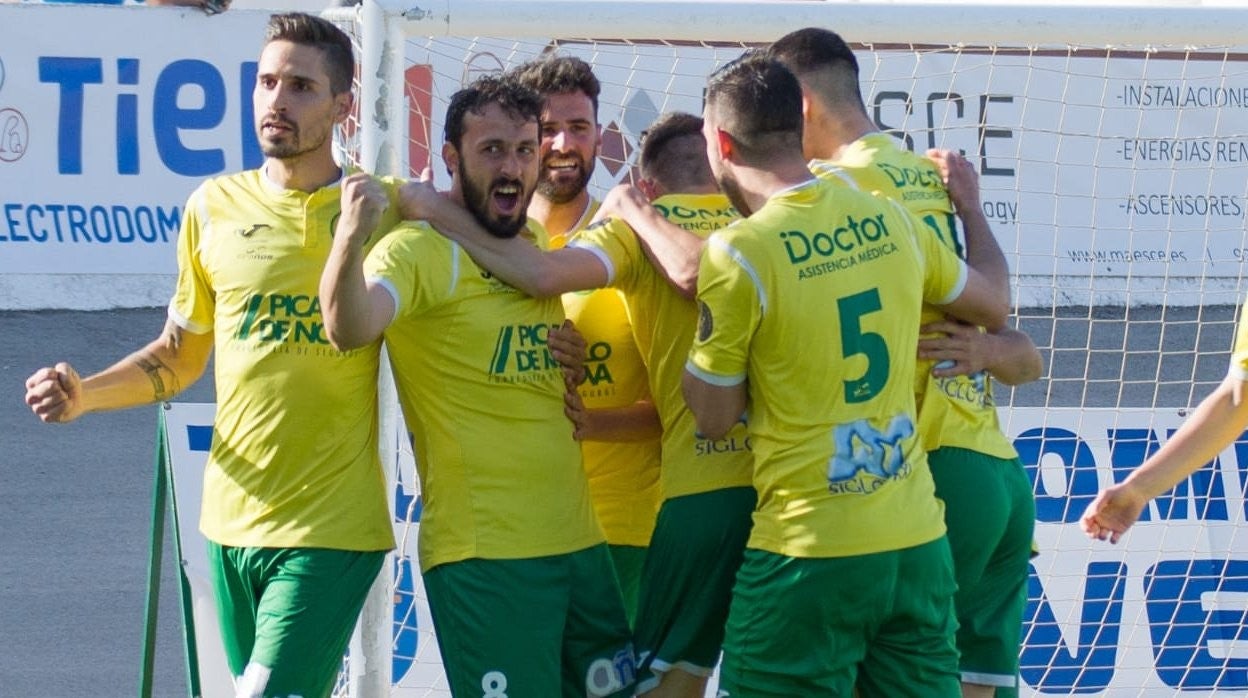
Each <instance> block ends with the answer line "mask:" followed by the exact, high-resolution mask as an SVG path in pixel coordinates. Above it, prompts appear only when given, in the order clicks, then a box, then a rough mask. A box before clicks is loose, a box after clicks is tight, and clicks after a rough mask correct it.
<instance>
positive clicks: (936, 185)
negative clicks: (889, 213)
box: [875, 162, 945, 191]
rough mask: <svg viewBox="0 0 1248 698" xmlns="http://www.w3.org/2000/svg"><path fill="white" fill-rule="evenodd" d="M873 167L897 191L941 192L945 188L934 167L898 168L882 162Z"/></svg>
mask: <svg viewBox="0 0 1248 698" xmlns="http://www.w3.org/2000/svg"><path fill="white" fill-rule="evenodd" d="M875 166H876V167H878V168H880V171H882V172H883V173H884V175H885V176H886V177H888V179H889V181H890V182H892V183H893V186H894V187H897V188H898V189H906V188H908V187H922V188H925V189H940V190H941V191H943V190H944V188H945V185H944V182H942V181H941V179H940V173H939V172H937V171H936V168H935V167H898V166H896V165H889V164H887V163H883V162H877V163H876V164H875Z"/></svg>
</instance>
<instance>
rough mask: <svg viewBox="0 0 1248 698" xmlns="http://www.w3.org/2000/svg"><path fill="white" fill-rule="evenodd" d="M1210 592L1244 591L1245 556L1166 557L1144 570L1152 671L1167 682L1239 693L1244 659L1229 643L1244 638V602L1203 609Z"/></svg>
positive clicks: (1246, 682)
mask: <svg viewBox="0 0 1248 698" xmlns="http://www.w3.org/2000/svg"><path fill="white" fill-rule="evenodd" d="M1212 592H1226V593H1228V594H1237V595H1242V594H1245V593H1248V561H1246V560H1166V561H1163V562H1159V563H1157V564H1156V565H1154V566H1153V567H1152V568H1150V569H1149V570H1148V571H1147V572H1146V573H1145V574H1144V597H1145V607H1146V608H1147V611H1148V628H1149V635H1150V636H1151V637H1152V641H1153V657H1154V664H1155V665H1156V668H1157V676H1158V678H1160V679H1161V680H1162V682H1163V683H1165V684H1166V685H1167V686H1169V687H1171V688H1177V689H1183V690H1189V691H1190V690H1202V689H1203V690H1216V691H1232V690H1233V691H1235V692H1237V693H1240V694H1242V692H1243V690H1244V689H1245V688H1248V659H1246V658H1244V657H1242V655H1241V656H1239V657H1234V656H1231V655H1232V652H1231V649H1230V648H1231V646H1233V645H1234V644H1242V643H1243V642H1244V641H1245V640H1248V612H1246V611H1248V605H1245V604H1244V603H1243V602H1242V601H1240V602H1239V604H1238V607H1237V608H1234V609H1229V610H1228V609H1219V608H1215V609H1214V610H1210V611H1206V610H1205V608H1206V606H1207V605H1209V604H1211V603H1212V600H1210V601H1206V600H1205V599H1204V598H1203V597H1204V595H1205V594H1206V593H1212ZM1214 643H1217V644H1218V645H1220V646H1218V647H1216V648H1215V647H1214V646H1211V645H1213V644H1214Z"/></svg>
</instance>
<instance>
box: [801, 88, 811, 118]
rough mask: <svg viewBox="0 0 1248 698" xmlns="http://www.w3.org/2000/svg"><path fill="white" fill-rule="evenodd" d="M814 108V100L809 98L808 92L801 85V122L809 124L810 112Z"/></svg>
mask: <svg viewBox="0 0 1248 698" xmlns="http://www.w3.org/2000/svg"><path fill="white" fill-rule="evenodd" d="M813 108H814V100H813V98H812V97H811V94H810V90H808V89H806V86H805V85H802V122H803V123H807V124H808V123H810V114H811V110H812V109H813Z"/></svg>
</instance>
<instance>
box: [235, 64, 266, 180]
mask: <svg viewBox="0 0 1248 698" xmlns="http://www.w3.org/2000/svg"><path fill="white" fill-rule="evenodd" d="M258 72H260V67H259V64H258V63H256V62H255V61H247V62H246V63H243V64H242V65H241V66H239V69H238V94H239V95H240V96H241V98H242V99H241V101H242V108H241V109H239V110H238V114H239V116H240V117H241V123H240V125H241V126H242V131H241V135H242V144H243V169H245V170H253V169H255V168H257V167H259V166H260V165H262V164H263V163H264V153H263V152H261V151H260V141H259V139H257V138H256V117H255V112H256V107H255V102H254V95H255V87H256V73H258Z"/></svg>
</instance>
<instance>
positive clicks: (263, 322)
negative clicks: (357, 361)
mask: <svg viewBox="0 0 1248 698" xmlns="http://www.w3.org/2000/svg"><path fill="white" fill-rule="evenodd" d="M234 338H235V339H237V340H239V341H256V342H260V343H282V344H292V345H299V344H304V345H323V346H329V337H328V336H327V335H326V334H325V325H324V324H323V322H322V321H321V301H320V299H319V298H317V297H316V296H308V295H303V294H288V293H268V294H253V295H252V296H251V297H250V298H248V299H247V305H246V307H245V308H244V310H243V317H242V319H241V320H240V321H239V323H238V330H237V331H236V332H235V333H234Z"/></svg>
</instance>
